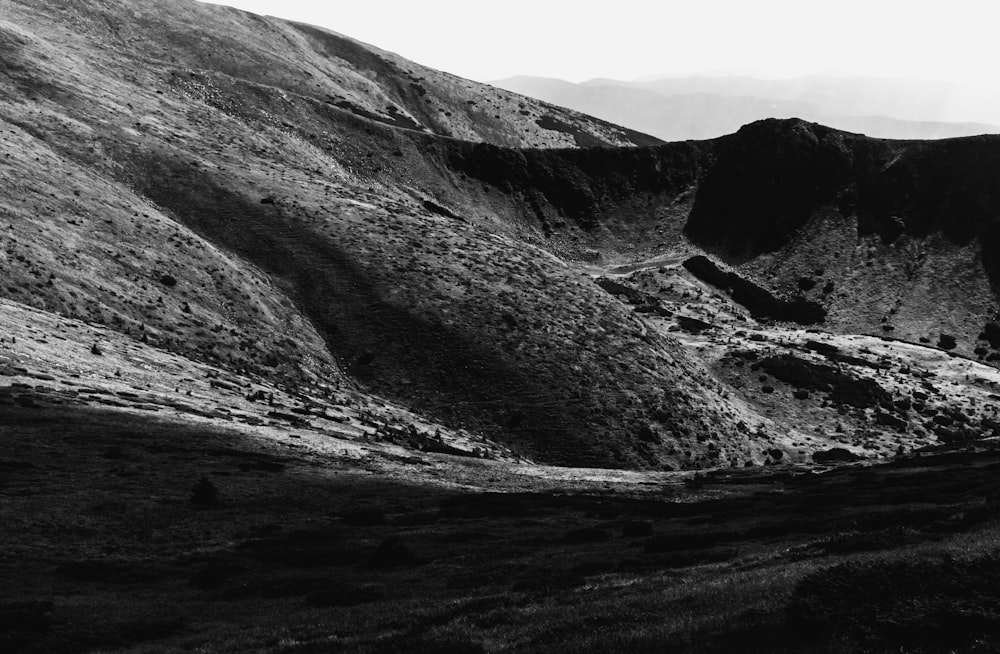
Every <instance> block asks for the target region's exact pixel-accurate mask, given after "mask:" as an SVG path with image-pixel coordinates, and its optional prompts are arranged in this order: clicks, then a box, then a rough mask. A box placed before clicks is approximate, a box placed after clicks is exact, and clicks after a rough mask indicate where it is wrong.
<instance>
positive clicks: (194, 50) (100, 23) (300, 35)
mask: <svg viewBox="0 0 1000 654" xmlns="http://www.w3.org/2000/svg"><path fill="white" fill-rule="evenodd" d="M19 4H20V3H15V4H14V6H13V7H12V10H13V11H12V12H11V14H10V15H9V16H8V17H6V19H7V20H8V21H15V22H16V24H17V25H20V26H21V27H27V26H30V25H38V24H39V23H40V22H45V23H47V25H46V26H45V28H44V31H43V32H42V33H41V34H43V35H44V37H45V38H46V40H48V39H52V40H51V41H50V43H65V44H66V45H67V46H68V47H69V48H71V49H74V50H77V52H78V54H77V56H78V60H77V62H76V63H77V64H84V65H86V64H93V63H95V62H97V61H100V60H101V58H102V55H101V53H100V52H90V53H86V50H87V48H86V46H84V47H83V49H77V48H75V47H74V45H73V44H75V43H89V44H91V46H95V45H99V46H100V49H101V50H105V51H106V50H108V49H113V50H114V52H116V53H117V54H118V55H119V56H121V57H124V58H125V60H124V61H122V62H120V64H119V65H121V64H125V62H131V63H132V64H133V65H141V66H143V68H145V69H146V70H145V71H144V73H145V75H147V77H146V80H145V82H147V83H150V84H157V83H158V84H164V83H167V81H168V80H167V77H168V76H169V75H171V74H172V73H175V74H177V73H179V74H187V73H189V72H192V71H203V72H207V73H210V75H211V76H212V77H214V78H216V79H219V78H221V79H223V80H228V79H232V80H239V81H241V82H243V83H245V84H247V85H248V86H249V87H250V88H252V89H254V90H256V91H259V92H263V93H267V92H269V91H273V90H279V91H281V92H283V93H282V98H283V99H288V96H286V95H285V94H291V95H294V96H298V97H299V98H305V99H309V100H313V101H316V102H320V103H324V104H328V105H330V106H331V107H336V108H338V109H340V110H342V111H346V112H350V113H353V114H356V115H359V116H363V117H366V118H370V119H372V120H376V121H379V122H383V123H386V124H390V125H396V126H399V127H404V128H407V129H413V130H419V131H425V132H429V133H434V134H439V135H444V136H454V137H456V138H462V139H466V140H474V141H481V140H485V141H496V142H501V143H503V144H505V145H511V146H517V147H525V146H531V147H554V146H572V145H576V144H577V143H579V142H582V143H584V144H590V145H594V144H607V145H622V144H634V143H650V142H655V139H651V138H650V137H647V136H644V135H642V134H638V133H633V132H628V131H627V130H624V129H623V128H620V127H617V126H615V125H610V124H607V123H603V122H601V121H598V120H595V119H593V118H590V117H588V116H584V115H582V114H578V113H576V112H572V111H567V110H562V109H558V108H556V107H551V106H548V105H545V104H544V103H540V102H538V101H534V100H529V99H527V98H524V97H521V96H517V95H514V94H511V93H508V92H504V91H501V90H499V89H495V88H493V87H489V86H485V85H482V84H477V83H475V82H471V81H468V80H463V79H460V78H457V77H454V76H451V75H447V74H446V73H442V72H439V71H434V70H431V69H428V68H425V67H423V66H419V65H417V64H414V63H412V62H409V61H406V60H404V59H402V58H400V57H398V56H396V55H393V54H390V53H387V52H384V51H381V50H378V49H376V48H373V47H371V46H368V45H365V44H362V43H359V42H357V41H354V40H352V39H349V38H347V37H344V36H341V35H338V34H335V33H332V32H328V31H326V30H322V29H319V28H315V27H311V26H308V25H302V24H296V23H289V22H286V21H280V20H272V19H269V18H263V17H260V16H256V15H254V14H250V13H246V12H241V11H237V10H235V9H231V8H228V7H222V6H216V5H204V4H200V3H196V2H185V1H179V0H171V1H170V2H166V3H158V4H157V5H150V4H148V3H138V2H129V1H127V0H108V1H107V2H82V3H70V4H67V3H64V2H60V1H51V0H50V1H44V2H35V3H23V5H21V6H18V5H19ZM28 29H32V28H30V27H29V28H28ZM17 33H18V30H17V29H16V28H14V29H12V31H10V32H9V33H8V34H7V35H6V36H5V37H4V38H5V40H6V41H8V42H10V43H11V44H16V43H17V42H18V40H19V39H18V36H17ZM20 36H21V37H26V38H28V39H29V40H30V34H28V35H25V34H21V35H20ZM251 44H252V45H251ZM22 45H24V44H23V43H22ZM7 55H8V57H9V58H7V57H5V59H7V66H8V69H10V68H11V67H12V66H11V62H15V63H14V64H13V66H14V67H16V60H17V59H16V55H17V52H16V48H15V49H14V50H12V51H10V52H8V53H7ZM65 56H66V55H65V54H64V55H63V56H62V60H63V61H65ZM58 61H60V57H59V56H58V55H57V56H55V57H54V58H53V59H52V61H51V62H50V65H53V64H55V62H58ZM102 63H103V62H102ZM55 65H58V64H55ZM33 72H34V71H33ZM80 72H81V73H84V71H82V70H81V71H80Z"/></svg>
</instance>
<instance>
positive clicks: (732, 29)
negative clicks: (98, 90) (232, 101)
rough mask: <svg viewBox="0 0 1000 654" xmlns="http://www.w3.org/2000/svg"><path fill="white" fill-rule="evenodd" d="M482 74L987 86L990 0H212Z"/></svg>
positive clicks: (993, 68) (993, 12)
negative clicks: (866, 78)
mask: <svg viewBox="0 0 1000 654" xmlns="http://www.w3.org/2000/svg"><path fill="white" fill-rule="evenodd" d="M215 2H216V4H226V5H230V6H235V7H239V8H241V9H246V10H249V11H254V12H256V13H261V14H269V15H273V16H280V17H283V18H291V19H295V20H300V21H305V22H309V23H312V24H315V25H321V26H323V27H328V28H330V29H332V30H334V31H336V32H340V33H341V34H345V35H347V36H351V37H353V38H356V39H359V40H361V41H365V42H367V43H370V44H372V45H376V46H378V47H380V48H383V49H385V50H390V51H392V52H396V53H398V54H400V55H402V56H404V57H407V58H409V59H412V60H414V61H417V62H419V63H421V64H425V65H427V66H431V67H434V68H438V69H441V70H446V71H448V72H451V73H455V74H457V75H461V76H463V77H468V78H471V79H474V80H478V81H489V80H494V79H500V78H503V77H509V76H512V75H538V76H548V77H559V78H562V79H566V80H570V81H577V82H579V81H583V80H586V79H590V78H594V77H611V78H616V79H626V80H630V79H636V78H640V77H645V76H650V75H658V74H672V73H698V72H707V71H713V72H717V71H727V72H740V73H748V74H753V75H757V76H767V77H791V76H796V75H802V74H808V73H841V74H861V75H870V76H887V77H902V78H911V79H943V80H952V81H963V82H981V81H983V80H986V81H987V82H986V83H989V84H995V83H996V82H995V80H996V74H997V64H998V62H1000V47H998V44H1000V38H998V36H997V34H998V32H997V30H998V26H1000V2H994V1H993V0H975V1H973V0H950V2H947V3H945V2H941V1H940V0H936V1H934V2H930V1H925V0H837V1H822V2H810V1H808V0H683V1H676V0H667V1H661V2H654V1H653V0H615V1H613V2H601V3H594V2H590V3H588V2H565V1H562V0H558V1H548V0H499V1H491V2H475V1H474V0H472V1H469V0H466V1H464V2H459V1H454V0H406V1H403V0H389V1H384V0H383V1H378V0H350V1H342V0H340V1H332V2H330V1H316V0H215Z"/></svg>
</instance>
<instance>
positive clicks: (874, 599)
mask: <svg viewBox="0 0 1000 654" xmlns="http://www.w3.org/2000/svg"><path fill="white" fill-rule="evenodd" d="M0 409H2V410H0V524H2V530H0V579H3V583H2V584H0V650H2V651H5V652H12V651H25V652H79V651H90V650H98V651H136V652H142V651H164V650H168V651H195V652H262V651H267V652H331V651H349V652H383V651H400V652H404V651H405V652H493V651H508V652H524V651H538V652H551V651H560V652H566V651H569V652H573V651H594V652H604V651H627V652H646V651H649V652H653V651H656V652H665V651H671V652H672V651H677V652H733V651H740V652H853V651H876V652H878V651H892V652H900V651H904V652H944V651H963V652H964V651H968V652H973V651H982V652H986V651H996V649H997V648H1000V609H998V608H997V607H998V606H1000V555H998V552H997V548H1000V544H998V542H997V534H998V531H1000V530H998V525H997V508H998V499H1000V475H998V472H1000V456H998V455H997V454H996V453H993V452H989V451H986V452H983V451H980V452H978V453H970V452H962V453H953V454H947V455H938V456H933V457H924V458H920V459H908V460H905V461H899V462H896V463H894V464H887V465H883V466H879V467H868V468H853V467H852V468H840V469H834V470H831V471H828V472H824V473H822V474H819V473H817V472H815V471H809V470H804V469H794V468H788V469H784V468H781V467H777V466H775V467H771V468H769V469H768V470H766V471H764V472H761V471H760V470H759V469H758V471H756V472H753V473H750V472H746V473H744V472H733V473H726V474H722V473H719V474H715V475H708V476H707V477H698V478H691V477H687V478H686V479H687V481H686V482H684V483H670V482H662V481H657V482H656V483H653V482H652V481H647V482H645V483H643V482H642V481H638V482H636V483H633V484H625V485H612V484H607V483H600V482H593V483H591V484H590V486H589V487H588V486H586V485H581V484H580V483H575V484H572V485H569V484H566V485H565V486H564V487H563V488H562V490H561V489H560V483H561V482H559V481H556V480H552V479H550V480H548V481H546V479H545V477H544V475H541V476H539V478H538V481H537V487H538V490H537V491H534V492H523V491H521V492H503V491H504V490H505V488H504V487H503V484H502V483H500V484H499V485H500V487H499V488H494V489H493V490H495V491H496V492H484V489H483V488H471V487H470V486H469V485H468V484H466V485H465V486H464V487H463V486H459V485H457V484H453V483H451V482H449V479H448V478H447V475H445V476H444V477H443V478H441V479H439V480H438V481H436V482H435V481H426V476H421V475H416V474H415V475H414V478H416V479H424V480H425V481H421V482H420V483H412V482H411V483H408V482H407V481H406V480H404V479H398V478H397V479H390V478H385V477H384V476H381V475H377V474H373V473H372V471H371V470H369V469H368V468H366V467H365V464H364V462H363V461H359V462H357V463H355V464H353V465H350V464H348V463H346V462H345V461H343V460H336V461H323V460H322V459H321V458H318V457H315V456H307V455H306V453H305V452H301V453H299V452H297V450H296V448H294V447H287V446H286V447H285V450H283V451H279V450H275V449H274V447H273V446H271V445H268V444H266V443H261V442H253V441H251V440H249V439H248V437H247V436H244V435H240V434H238V433H236V432H225V431H221V430H212V429H208V428H199V427H196V426H192V425H183V424H180V423H169V422H157V421H155V420H149V419H140V418H139V417H136V416H132V415H129V414H123V413H112V412H98V411H85V410H77V409H72V410H71V409H65V410H62V409H44V410H42V409H37V408H31V407H30V406H29V407H22V406H15V405H13V404H6V405H3V406H2V407H0ZM445 458H446V457H442V459H445ZM414 465H416V464H414ZM455 465H456V466H461V465H471V464H468V463H463V462H459V461H456V462H455ZM476 465H480V466H489V465H494V464H489V463H482V462H479V463H476ZM496 465H497V466H498V467H499V466H500V465H501V464H496ZM503 465H508V464H503ZM202 477H204V478H205V480H207V481H204V482H201V483H199V480H200V479H201V478H202ZM456 478H457V477H456ZM497 478H502V474H499V473H498V474H497ZM650 479H651V480H652V479H653V478H652V477H650ZM657 479H658V480H662V479H663V477H662V476H661V477H659V478H657ZM522 488H523V487H522ZM213 490H214V491H217V495H213Z"/></svg>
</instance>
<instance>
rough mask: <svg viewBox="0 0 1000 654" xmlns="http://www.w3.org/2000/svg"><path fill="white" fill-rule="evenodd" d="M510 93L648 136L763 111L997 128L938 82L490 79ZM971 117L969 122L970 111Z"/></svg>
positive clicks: (890, 129)
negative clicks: (580, 113) (631, 129)
mask: <svg viewBox="0 0 1000 654" xmlns="http://www.w3.org/2000/svg"><path fill="white" fill-rule="evenodd" d="M493 84H494V85H495V86H498V87H500V88H503V89H507V90H509V91H513V92H515V93H521V94H524V95H527V96H529V97H533V98H538V99H540V100H544V101H546V102H551V103H553V104H557V105H559V106H563V107H572V108H573V109H575V110H577V111H582V112H584V113H587V114H590V115H592V116H598V117H601V118H603V119H605V120H609V121H611V122H615V123H618V124H621V125H628V126H630V127H632V128H634V129H637V130H640V131H643V132H646V133H647V134H652V135H654V136H656V137H658V138H661V139H664V140H667V141H680V140H686V139H709V138H715V137H718V136H722V135H724V134H729V133H732V132H734V131H736V130H737V129H739V128H740V126H742V125H745V124H747V123H751V122H754V121H756V120H762V119H765V118H800V119H804V120H807V121H811V122H818V123H822V124H824V125H828V126H830V127H836V128H838V129H842V130H845V131H848V132H857V133H862V134H866V135H868V136H872V137H877V138H891V139H940V138H948V137H957V136H974V135H977V134H996V133H998V132H1000V127H997V124H996V122H997V121H998V120H1000V119H997V118H995V117H996V116H1000V101H998V100H997V98H995V97H992V96H991V95H989V94H987V93H983V92H978V91H975V90H969V89H966V88H964V87H961V86H958V85H955V84H950V83H943V82H920V81H908V80H892V79H880V78H866V77H836V76H822V75H815V76H809V77H801V78H792V79H787V80H766V79H757V78H753V77H740V76H726V75H719V76H689V77H666V78H658V79H652V80H646V81H637V82H623V81H618V80H612V79H592V80H589V81H586V82H583V83H580V84H574V83H571V82H566V81H563V80H559V79H552V78H544V77H529V76H520V77H510V78H507V79H503V80H499V81H496V82H493ZM970 116H971V117H973V118H972V121H982V122H972V121H970V118H969V117H970Z"/></svg>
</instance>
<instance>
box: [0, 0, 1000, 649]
mask: <svg viewBox="0 0 1000 654" xmlns="http://www.w3.org/2000/svg"><path fill="white" fill-rule="evenodd" d="M0 8H2V9H0V280H2V281H0V524H2V525H3V528H0V578H2V579H4V581H5V583H3V584H0V651H3V652H17V653H21V652H24V653H26V654H36V653H37V654H53V653H57V654H75V653H79V652H89V651H94V652H123V653H124V652H152V651H156V652H159V651H192V652H205V653H213V654H214V653H224V652H230V653H233V654H235V653H239V654H243V653H244V652H259V653H261V654H264V653H267V654H277V653H282V654H291V653H304V652H329V651H337V652H341V651H343V652H357V653H359V654H366V653H372V652H397V651H400V652H408V653H409V652H414V653H420V652H425V653H427V652H471V653H474V654H480V653H481V654H485V653H486V652H490V653H491V654H492V653H494V652H495V653H498V654H499V653H506V652H552V651H574V652H602V653H603V652H613V651H628V652H662V651H671V652H673V651H677V652H685V653H691V654H693V653H694V652H698V653H700V654H705V653H706V652H708V653H715V654H722V653H728V652H733V651H741V652H742V651H746V652H760V653H762V654H763V653H768V652H776V653H782V652H786V653H787V652H841V651H852V652H854V651H868V652H887V653H888V652H903V651H907V652H932V651H935V652H936V651H941V652H945V651H947V652H970V653H971V652H983V651H997V650H998V648H1000V639H998V634H1000V618H998V616H997V611H996V605H997V601H998V599H1000V598H998V590H997V589H998V588H1000V584H998V583H997V581H998V580H1000V566H998V565H997V562H998V561H1000V557H998V554H997V545H996V544H997V542H998V536H1000V520H998V513H997V507H998V506H1000V477H998V475H997V469H998V468H1000V456H998V453H997V452H998V443H1000V296H998V284H1000V263H998V260H997V255H996V252H997V248H998V247H1000V242H998V237H1000V228H998V224H1000V222H998V221H1000V191H998V189H1000V184H998V182H1000V137H997V136H977V137H970V138H961V139H948V140H941V141H889V140H881V139H872V138H869V137H866V136H862V135H860V134H855V133H848V132H843V131H838V130H836V129H833V128H831V127H827V126H823V125H819V124H814V123H808V122H805V121H802V120H764V121H758V122H753V123H750V124H748V125H745V126H743V127H741V128H740V129H739V130H738V131H736V132H734V133H732V134H727V135H724V136H721V137H719V138H715V139H712V140H706V141H683V142H672V143H661V142H659V141H658V140H657V139H655V138H653V137H646V136H643V135H641V134H638V133H636V132H632V131H629V130H627V129H624V128H619V127H615V126H613V125H610V124H608V123H604V122H601V121H599V120H596V119H592V118H588V117H587V116H584V115H581V114H578V113H574V112H570V111H567V110H562V109H559V108H557V107H554V106H550V105H546V104H544V103H541V102H538V101H534V100H530V99H528V98H525V97H522V96H517V95H515V94H512V93H509V92H505V91H501V90H499V89H495V88H493V87H489V86H484V85H480V84H476V83H473V82H470V81H467V80H461V79H458V78H455V77H453V76H449V75H445V74H443V73H438V72H436V71H433V70H429V69H426V68H424V67H421V66H419V65H418V64H415V63H412V62H407V61H405V60H403V59H401V58H399V57H397V56H395V55H393V54H391V53H387V52H383V51H380V50H378V49H376V48H373V47H371V46H368V45H365V44H362V43H358V42H356V41H353V40H351V39H349V38H348V37H344V36H340V35H337V34H334V33H332V32H329V31H326V30H322V29H319V28H313V27H309V26H304V25H298V24H294V23H288V22H284V21H280V20H276V19H269V18H259V17H256V16H253V15H250V14H245V13H242V12H238V11H234V10H230V9H225V8H220V7H213V6H207V5H201V4H197V3H194V2H190V1H188V0H168V1H166V2H159V3H150V2H145V1H144V0H76V1H74V2H72V3H68V2H63V1H61V0H50V1H47V2H46V1H43V2H38V1H36V0H0Z"/></svg>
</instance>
